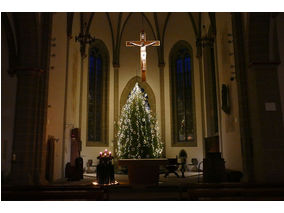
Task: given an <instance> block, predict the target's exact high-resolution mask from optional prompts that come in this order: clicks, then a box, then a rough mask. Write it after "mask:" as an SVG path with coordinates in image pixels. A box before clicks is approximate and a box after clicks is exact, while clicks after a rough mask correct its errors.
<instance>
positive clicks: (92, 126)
mask: <svg viewBox="0 0 284 213" xmlns="http://www.w3.org/2000/svg"><path fill="white" fill-rule="evenodd" d="M88 55H89V71H88V73H89V74H88V86H87V88H88V96H87V99H88V102H87V103H88V104H87V107H88V108H87V112H88V114H87V143H86V145H87V146H98V147H100V146H108V127H109V122H108V114H109V104H108V103H109V61H110V60H109V52H108V49H107V47H106V45H105V44H104V42H103V41H102V40H100V39H96V41H95V42H94V43H93V44H92V45H90V47H89V54H88Z"/></svg>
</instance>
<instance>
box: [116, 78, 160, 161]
mask: <svg viewBox="0 0 284 213" xmlns="http://www.w3.org/2000/svg"><path fill="white" fill-rule="evenodd" d="M117 126H118V131H117V141H118V147H117V149H116V152H117V155H118V157H119V158H158V157H161V156H162V152H163V149H164V145H163V143H162V142H161V139H160V134H159V128H158V123H157V120H156V118H155V117H154V116H152V115H151V110H150V109H149V105H148V104H147V95H146V94H144V93H143V92H142V90H141V88H140V87H139V85H138V83H136V84H135V86H134V88H133V90H132V91H131V93H130V95H129V98H128V99H127V101H126V104H125V105H124V106H123V108H122V111H121V116H120V119H119V122H118V123H117ZM146 147H148V148H150V149H151V150H150V153H149V154H147V153H146V151H144V150H145V149H147V148H146Z"/></svg>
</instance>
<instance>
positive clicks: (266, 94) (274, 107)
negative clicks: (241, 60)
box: [247, 62, 284, 182]
mask: <svg viewBox="0 0 284 213" xmlns="http://www.w3.org/2000/svg"><path fill="white" fill-rule="evenodd" d="M278 65H279V62H275V63H273V62H259V63H257V62H253V63H251V64H249V68H248V72H247V78H248V84H247V85H248V101H249V112H250V113H249V117H250V124H251V126H250V128H251V133H252V135H251V136H252V142H253V158H254V171H255V178H256V181H258V182H282V181H283V179H284V166H283V163H282V162H283V161H284V143H283V141H284V135H283V121H282V110H281V100H280V91H279V85H278V73H277V68H278Z"/></svg>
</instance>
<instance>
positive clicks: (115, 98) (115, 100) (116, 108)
mask: <svg viewBox="0 0 284 213" xmlns="http://www.w3.org/2000/svg"><path fill="white" fill-rule="evenodd" d="M113 72H114V86H113V106H114V111H113V114H114V116H113V119H114V122H115V123H116V124H117V122H118V115H119V64H113ZM116 133H117V129H116V128H115V129H114V131H113V149H114V150H113V151H114V155H115V156H116V148H117V138H116Z"/></svg>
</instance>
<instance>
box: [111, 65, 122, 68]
mask: <svg viewBox="0 0 284 213" xmlns="http://www.w3.org/2000/svg"><path fill="white" fill-rule="evenodd" d="M112 66H113V68H119V67H120V65H119V64H112Z"/></svg>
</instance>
